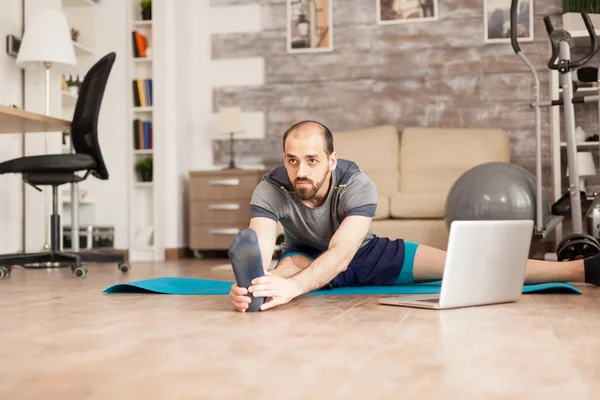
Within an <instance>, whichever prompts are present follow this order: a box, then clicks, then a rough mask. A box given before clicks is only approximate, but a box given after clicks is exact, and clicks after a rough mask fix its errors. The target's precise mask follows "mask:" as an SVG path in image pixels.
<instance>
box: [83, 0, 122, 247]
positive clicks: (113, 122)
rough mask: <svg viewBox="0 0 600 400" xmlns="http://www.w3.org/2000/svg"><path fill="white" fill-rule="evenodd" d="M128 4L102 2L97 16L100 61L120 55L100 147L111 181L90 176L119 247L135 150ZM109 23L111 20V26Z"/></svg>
mask: <svg viewBox="0 0 600 400" xmlns="http://www.w3.org/2000/svg"><path fill="white" fill-rule="evenodd" d="M127 4H128V3H127V2H125V1H123V0H102V1H101V2H100V5H99V6H98V11H97V16H96V21H95V25H96V34H95V42H96V44H95V49H96V54H97V57H98V59H99V58H101V57H103V56H104V55H106V54H108V53H110V52H112V51H114V52H116V54H117V58H116V60H115V64H114V66H113V69H112V71H111V74H110V77H109V80H108V84H107V86H106V91H105V93H104V100H103V102H102V108H101V109H100V122H99V124H98V132H99V140H100V147H101V149H102V154H103V156H104V162H105V163H106V167H107V169H108V172H109V174H110V177H109V179H108V180H107V181H100V180H98V179H96V178H93V177H90V178H89V179H88V180H89V181H90V184H91V186H90V187H91V188H93V192H94V197H95V203H96V207H95V212H96V218H95V219H96V221H97V223H98V224H101V225H109V226H114V227H115V248H117V249H126V248H128V246H129V233H128V229H129V223H128V221H129V220H128V215H129V208H128V207H129V201H128V197H127V196H128V194H127V187H128V182H127V179H128V175H127V168H128V165H129V164H128V151H129V149H130V148H131V144H130V140H129V139H130V137H131V124H130V119H129V112H128V110H129V108H128V107H127V103H126V99H127V94H128V92H127V90H128V89H129V88H130V87H131V85H130V84H129V82H128V79H127V66H128V61H127V60H128V54H129V53H128V52H129V51H130V50H131V42H129V41H128V40H127V39H128V38H129V37H130V36H129V35H128V32H127V24H128V21H127ZM107 21H110V27H109V26H108V23H107Z"/></svg>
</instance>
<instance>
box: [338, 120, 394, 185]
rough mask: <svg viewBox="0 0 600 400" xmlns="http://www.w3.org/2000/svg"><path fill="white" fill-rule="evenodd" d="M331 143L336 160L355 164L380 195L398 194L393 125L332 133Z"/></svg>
mask: <svg viewBox="0 0 600 400" xmlns="http://www.w3.org/2000/svg"><path fill="white" fill-rule="evenodd" d="M333 140H334V143H333V144H334V150H335V152H336V153H337V156H338V158H344V159H347V160H352V161H354V162H356V164H358V166H359V167H360V169H362V170H363V171H364V172H365V173H366V174H367V175H368V176H369V177H370V178H371V180H373V182H374V183H375V186H377V192H378V193H379V194H380V195H383V196H388V197H389V196H391V195H393V194H394V193H396V192H397V191H398V145H399V139H398V130H397V129H396V128H395V127H394V126H392V125H382V126H375V127H372V128H365V129H357V130H350V131H338V132H333ZM373 154H376V156H373Z"/></svg>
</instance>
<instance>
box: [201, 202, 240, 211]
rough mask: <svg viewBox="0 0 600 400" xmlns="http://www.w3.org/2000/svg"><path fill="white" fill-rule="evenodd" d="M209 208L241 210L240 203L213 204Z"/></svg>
mask: <svg viewBox="0 0 600 400" xmlns="http://www.w3.org/2000/svg"><path fill="white" fill-rule="evenodd" d="M208 209H209V210H239V209H240V205H239V204H235V203H233V204H211V205H209V206H208Z"/></svg>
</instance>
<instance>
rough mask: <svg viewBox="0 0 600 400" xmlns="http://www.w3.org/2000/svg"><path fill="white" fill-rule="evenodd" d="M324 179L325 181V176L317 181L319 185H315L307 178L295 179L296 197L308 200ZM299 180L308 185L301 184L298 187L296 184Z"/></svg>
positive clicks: (313, 195)
mask: <svg viewBox="0 0 600 400" xmlns="http://www.w3.org/2000/svg"><path fill="white" fill-rule="evenodd" d="M326 176H327V175H326ZM324 181H325V178H323V179H322V180H321V182H320V183H319V185H318V186H317V185H315V184H314V183H312V182H311V181H310V180H308V179H302V178H298V179H296V195H298V197H299V198H300V199H301V200H310V199H312V198H313V197H315V195H316V194H317V192H318V191H319V189H320V188H321V186H322V185H323V182H324ZM299 182H307V183H309V184H310V185H309V186H302V187H300V186H298V183H299Z"/></svg>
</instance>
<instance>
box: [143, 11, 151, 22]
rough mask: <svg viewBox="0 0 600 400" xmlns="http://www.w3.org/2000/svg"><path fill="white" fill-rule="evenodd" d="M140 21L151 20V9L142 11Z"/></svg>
mask: <svg viewBox="0 0 600 400" xmlns="http://www.w3.org/2000/svg"><path fill="white" fill-rule="evenodd" d="M142 19H143V20H144V21H149V20H151V19H152V9H151V8H149V9H147V10H142Z"/></svg>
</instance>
